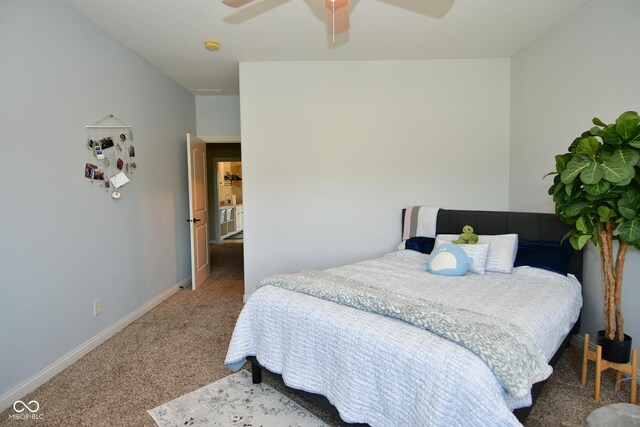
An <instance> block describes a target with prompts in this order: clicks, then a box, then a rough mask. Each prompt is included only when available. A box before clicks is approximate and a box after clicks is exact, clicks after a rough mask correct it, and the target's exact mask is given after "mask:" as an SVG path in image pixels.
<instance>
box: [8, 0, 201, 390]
mask: <svg viewBox="0 0 640 427" xmlns="http://www.w3.org/2000/svg"><path fill="white" fill-rule="evenodd" d="M0 67H1V68H0V94H1V95H0V144H1V145H0V156H1V158H2V166H1V167H0V179H1V182H2V192H1V194H2V201H1V202H0V203H1V208H0V236H1V237H0V303H1V308H0V342H1V343H2V344H1V345H0V396H1V395H2V394H4V393H5V392H7V391H8V390H11V389H13V388H14V387H16V386H17V385H18V384H20V383H21V382H23V381H24V380H26V379H28V378H30V377H32V376H34V375H35V374H37V373H38V372H39V371H40V370H42V369H43V368H45V367H47V366H49V365H50V364H52V363H53V362H54V361H56V360H57V359H59V358H60V357H62V356H64V355H66V354H67V353H68V352H70V351H72V350H73V349H75V348H77V347H78V346H80V345H81V344H83V343H84V342H86V341H87V340H89V339H90V338H92V337H94V336H96V335H97V334H99V333H100V332H102V331H104V330H105V329H107V328H109V327H110V326H111V325H113V324H115V323H116V322H118V321H119V320H121V319H122V318H124V317H125V316H127V315H128V314H130V313H132V312H134V311H135V310H136V309H138V308H139V307H141V306H142V305H144V304H145V303H147V302H148V301H150V300H152V299H153V298H154V297H156V296H158V295H160V294H162V293H163V292H165V291H167V290H168V289H170V288H172V287H174V286H175V284H176V283H177V282H180V281H182V280H184V279H186V278H188V276H189V274H190V267H189V262H190V261H189V235H188V231H189V229H188V226H187V225H188V224H187V223H186V221H185V219H186V218H187V217H188V206H187V204H188V199H187V181H186V177H187V172H186V163H187V162H186V148H185V139H186V137H185V133H186V132H188V131H191V132H194V131H195V128H196V122H195V100H194V96H193V95H191V94H190V93H189V92H187V91H186V90H184V89H183V88H182V87H180V86H178V85H177V84H176V83H175V82H173V81H172V80H170V79H169V78H168V77H166V76H165V75H164V74H162V73H161V72H159V71H158V70H157V69H155V68H154V67H152V66H151V65H149V64H148V63H147V62H145V61H144V60H142V59H141V58H140V57H138V56H137V55H136V54H134V53H132V52H131V51H130V50H128V49H126V48H125V47H123V46H122V45H121V44H119V42H117V41H115V40H114V39H113V38H112V37H110V36H109V35H107V34H106V33H105V32H103V31H102V30H100V29H99V28H98V27H96V26H95V25H94V24H92V23H91V22H89V21H88V20H86V19H85V18H83V17H82V16H80V15H79V14H78V13H76V12H75V11H74V10H72V9H71V8H70V7H69V6H67V5H66V4H65V3H63V2H62V1H60V0H40V1H37V0H30V1H23V0H3V1H2V2H0ZM108 113H113V114H115V115H117V116H118V117H120V118H121V119H123V120H125V121H127V122H128V123H131V124H133V125H135V129H134V137H135V145H136V149H137V153H136V154H137V157H136V162H137V163H138V166H139V167H138V170H137V172H136V173H135V174H134V176H133V177H132V180H131V182H130V183H129V184H127V185H126V186H125V187H124V188H123V190H122V198H121V199H120V200H118V201H115V200H112V199H111V198H110V197H109V194H108V193H106V192H105V191H104V190H99V189H98V188H96V184H90V182H89V181H88V180H87V179H86V178H84V164H85V162H86V161H87V154H86V149H85V146H86V140H87V131H86V130H85V127H84V126H85V125H87V124H91V123H94V122H96V121H97V120H99V119H101V118H102V117H103V116H105V115H106V114H108ZM96 298H101V299H102V303H103V313H102V315H100V316H97V317H94V316H93V300H94V299H96Z"/></svg>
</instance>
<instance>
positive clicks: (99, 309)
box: [93, 298, 102, 316]
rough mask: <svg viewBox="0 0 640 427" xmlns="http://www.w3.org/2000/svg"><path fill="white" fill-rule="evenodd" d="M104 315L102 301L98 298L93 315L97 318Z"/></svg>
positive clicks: (94, 304)
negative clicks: (101, 314)
mask: <svg viewBox="0 0 640 427" xmlns="http://www.w3.org/2000/svg"><path fill="white" fill-rule="evenodd" d="M100 313H102V300H101V299H100V298H98V299H97V300H95V301H94V302H93V315H94V316H97V315H98V314H100Z"/></svg>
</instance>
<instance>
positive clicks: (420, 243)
mask: <svg viewBox="0 0 640 427" xmlns="http://www.w3.org/2000/svg"><path fill="white" fill-rule="evenodd" d="M435 243H436V239H435V238H434V237H422V236H419V237H410V238H408V239H407V241H406V242H404V248H405V249H411V250H412V251H418V252H422V253H423V254H430V253H431V251H432V250H433V246H434V245H435Z"/></svg>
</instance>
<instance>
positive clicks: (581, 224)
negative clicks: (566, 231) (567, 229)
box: [576, 215, 589, 234]
mask: <svg viewBox="0 0 640 427" xmlns="http://www.w3.org/2000/svg"><path fill="white" fill-rule="evenodd" d="M576 229H577V230H578V231H580V232H582V233H584V234H586V233H587V232H588V231H589V230H587V224H586V223H585V220H584V215H583V216H581V217H580V218H578V220H577V221H576Z"/></svg>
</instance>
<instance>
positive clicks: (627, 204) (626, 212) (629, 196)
mask: <svg viewBox="0 0 640 427" xmlns="http://www.w3.org/2000/svg"><path fill="white" fill-rule="evenodd" d="M639 208H640V194H639V193H638V192H637V191H635V190H633V189H632V188H629V189H628V190H627V191H626V192H625V193H624V194H623V195H622V197H620V200H618V211H619V212H620V214H621V215H622V216H623V217H625V218H626V219H633V218H634V217H635V216H636V212H637V211H638V209H639Z"/></svg>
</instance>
